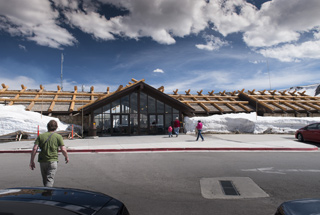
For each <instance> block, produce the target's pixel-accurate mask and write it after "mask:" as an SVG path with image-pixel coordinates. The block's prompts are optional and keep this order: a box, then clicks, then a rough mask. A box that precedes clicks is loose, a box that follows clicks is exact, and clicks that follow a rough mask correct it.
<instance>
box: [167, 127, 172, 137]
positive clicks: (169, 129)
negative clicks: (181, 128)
mask: <svg viewBox="0 0 320 215" xmlns="http://www.w3.org/2000/svg"><path fill="white" fill-rule="evenodd" d="M168 133H169V137H172V127H171V125H170V126H169V128H168Z"/></svg>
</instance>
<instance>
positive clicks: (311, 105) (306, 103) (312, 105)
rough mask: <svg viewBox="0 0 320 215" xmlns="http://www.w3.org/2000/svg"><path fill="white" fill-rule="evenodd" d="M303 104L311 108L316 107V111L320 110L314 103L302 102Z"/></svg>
mask: <svg viewBox="0 0 320 215" xmlns="http://www.w3.org/2000/svg"><path fill="white" fill-rule="evenodd" d="M303 104H304V105H308V106H309V107H312V108H313V109H316V110H318V111H320V106H316V105H314V104H310V103H308V102H305V103H303Z"/></svg>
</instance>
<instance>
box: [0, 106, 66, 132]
mask: <svg viewBox="0 0 320 215" xmlns="http://www.w3.org/2000/svg"><path fill="white" fill-rule="evenodd" d="M52 119H54V120H56V121H57V123H58V129H57V130H58V131H61V130H62V131H64V130H67V128H68V126H69V125H68V124H64V123H62V122H61V121H60V120H59V119H57V118H54V117H49V116H44V115H42V116H41V114H40V113H36V112H32V111H26V110H25V107H24V106H23V105H12V106H5V105H2V104H0V135H4V134H9V133H12V132H16V131H24V132H30V133H37V131H38V125H39V130H40V133H43V132H46V131H47V124H48V122H49V121H50V120H52Z"/></svg>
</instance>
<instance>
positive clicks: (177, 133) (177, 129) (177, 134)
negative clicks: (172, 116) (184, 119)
mask: <svg viewBox="0 0 320 215" xmlns="http://www.w3.org/2000/svg"><path fill="white" fill-rule="evenodd" d="M173 129H174V133H175V134H176V137H178V136H179V130H180V121H179V118H178V117H176V120H175V121H174V123H173Z"/></svg>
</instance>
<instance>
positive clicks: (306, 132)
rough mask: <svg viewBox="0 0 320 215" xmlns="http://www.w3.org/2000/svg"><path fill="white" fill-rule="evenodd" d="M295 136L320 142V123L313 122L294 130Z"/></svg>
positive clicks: (302, 139)
mask: <svg viewBox="0 0 320 215" xmlns="http://www.w3.org/2000/svg"><path fill="white" fill-rule="evenodd" d="M295 136H296V138H297V139H298V140H299V141H301V142H303V141H312V142H320V123H313V124H310V125H307V126H306V127H303V128H300V129H299V130H297V131H296V134H295Z"/></svg>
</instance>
